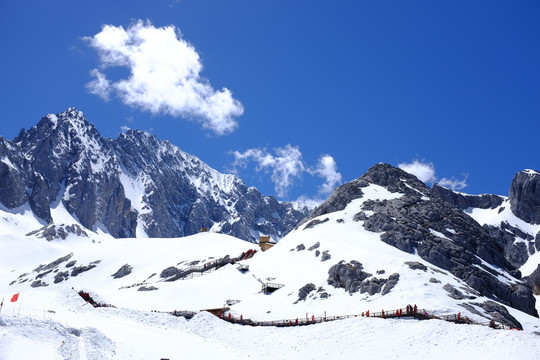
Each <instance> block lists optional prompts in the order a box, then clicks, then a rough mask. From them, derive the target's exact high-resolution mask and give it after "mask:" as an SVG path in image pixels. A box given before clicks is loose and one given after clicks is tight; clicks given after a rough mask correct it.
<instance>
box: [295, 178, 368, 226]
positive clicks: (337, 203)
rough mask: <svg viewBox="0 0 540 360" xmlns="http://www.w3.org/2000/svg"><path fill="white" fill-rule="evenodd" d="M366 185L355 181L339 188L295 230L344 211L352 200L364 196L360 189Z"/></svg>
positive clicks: (364, 182)
mask: <svg viewBox="0 0 540 360" xmlns="http://www.w3.org/2000/svg"><path fill="white" fill-rule="evenodd" d="M368 185H369V183H367V182H366V181H364V180H361V179H357V180H353V181H351V182H349V183H347V184H344V185H341V186H339V187H338V188H337V189H335V190H334V192H333V193H332V195H330V197H329V198H328V199H327V200H326V201H325V202H323V203H322V204H321V205H320V206H318V207H317V208H316V209H315V210H313V212H312V213H311V214H310V215H309V216H308V217H306V218H304V219H303V220H302V221H300V223H299V224H298V225H297V226H296V228H299V227H301V226H302V225H303V224H305V223H307V222H308V221H309V220H311V219H313V218H316V217H318V216H320V215H325V214H330V213H333V212H336V211H340V210H343V209H345V207H346V206H347V205H348V204H349V203H350V202H351V201H352V200H354V199H358V198H361V197H362V196H363V195H364V193H363V192H362V188H363V187H366V186H368Z"/></svg>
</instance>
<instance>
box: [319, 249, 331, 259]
mask: <svg viewBox="0 0 540 360" xmlns="http://www.w3.org/2000/svg"><path fill="white" fill-rule="evenodd" d="M331 258H332V256H331V255H330V251H329V250H324V251H323V253H322V256H321V261H326V260H330V259H331Z"/></svg>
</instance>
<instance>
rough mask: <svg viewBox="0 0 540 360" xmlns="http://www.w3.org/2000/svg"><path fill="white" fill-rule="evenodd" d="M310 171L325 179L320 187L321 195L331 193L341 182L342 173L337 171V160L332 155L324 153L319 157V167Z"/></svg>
mask: <svg viewBox="0 0 540 360" xmlns="http://www.w3.org/2000/svg"><path fill="white" fill-rule="evenodd" d="M310 173H312V174H315V175H318V176H320V177H321V178H323V179H324V180H325V181H324V184H322V186H321V188H320V194H321V195H330V194H331V193H332V191H334V189H335V187H336V185H339V184H341V174H340V173H339V172H338V171H337V165H336V161H335V160H334V158H333V157H332V156H330V155H322V156H321V157H320V158H319V163H318V164H317V167H316V168H315V169H312V170H310Z"/></svg>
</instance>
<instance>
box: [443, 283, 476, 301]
mask: <svg viewBox="0 0 540 360" xmlns="http://www.w3.org/2000/svg"><path fill="white" fill-rule="evenodd" d="M443 289H444V290H446V292H447V293H448V296H450V297H451V298H452V299H455V300H464V299H475V298H476V296H471V295H465V294H463V293H462V292H461V291H459V290H458V289H456V288H455V287H453V286H452V285H450V284H446V285H444V286H443Z"/></svg>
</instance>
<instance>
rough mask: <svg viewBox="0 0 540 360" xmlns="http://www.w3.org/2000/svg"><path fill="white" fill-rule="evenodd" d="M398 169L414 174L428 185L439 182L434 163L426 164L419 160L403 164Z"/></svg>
mask: <svg viewBox="0 0 540 360" xmlns="http://www.w3.org/2000/svg"><path fill="white" fill-rule="evenodd" d="M398 168H400V169H402V170H404V171H406V172H408V173H409V174H413V175H414V176H416V177H417V178H418V179H419V180H420V181H422V182H425V183H428V182H431V183H432V182H434V181H435V180H437V178H436V177H435V167H434V166H433V163H425V162H421V161H419V160H414V161H413V162H412V163H401V164H399V165H398Z"/></svg>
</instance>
